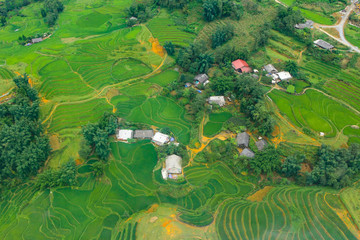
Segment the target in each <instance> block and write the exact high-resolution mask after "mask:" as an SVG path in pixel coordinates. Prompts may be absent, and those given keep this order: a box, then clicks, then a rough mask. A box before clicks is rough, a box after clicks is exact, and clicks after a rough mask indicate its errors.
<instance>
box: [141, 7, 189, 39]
mask: <svg viewBox="0 0 360 240" xmlns="http://www.w3.org/2000/svg"><path fill="white" fill-rule="evenodd" d="M147 26H148V27H149V29H150V31H151V32H152V33H153V35H154V37H155V38H157V39H159V42H160V44H163V43H164V42H166V41H168V42H172V43H173V44H175V45H179V46H187V45H189V43H190V42H192V40H193V39H194V38H195V34H192V33H188V32H185V31H183V30H182V29H181V28H182V27H181V26H176V25H175V23H174V22H173V21H172V19H171V18H170V16H169V15H168V13H166V12H165V11H162V12H161V13H160V15H159V16H157V17H155V18H153V19H151V20H150V21H149V23H148V24H147Z"/></svg>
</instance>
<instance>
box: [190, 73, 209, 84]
mask: <svg viewBox="0 0 360 240" xmlns="http://www.w3.org/2000/svg"><path fill="white" fill-rule="evenodd" d="M209 82H210V81H209V76H208V75H206V74H205V73H203V74H199V75H196V76H195V77H194V84H195V86H198V85H201V84H202V85H204V86H205V85H206V84H208V83H209Z"/></svg>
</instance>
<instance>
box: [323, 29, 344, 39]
mask: <svg viewBox="0 0 360 240" xmlns="http://www.w3.org/2000/svg"><path fill="white" fill-rule="evenodd" d="M323 30H324V31H325V32H328V33H330V34H331V35H333V36H334V37H336V38H340V35H339V32H338V30H336V29H335V28H323Z"/></svg>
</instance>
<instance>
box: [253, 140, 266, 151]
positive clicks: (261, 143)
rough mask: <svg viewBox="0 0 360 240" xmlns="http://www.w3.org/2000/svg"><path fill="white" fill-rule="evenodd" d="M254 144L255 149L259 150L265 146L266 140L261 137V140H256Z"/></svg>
mask: <svg viewBox="0 0 360 240" xmlns="http://www.w3.org/2000/svg"><path fill="white" fill-rule="evenodd" d="M255 144H256V147H257V149H258V150H259V151H261V150H263V149H264V148H265V147H266V145H267V142H266V141H265V140H264V139H261V140H259V141H257V142H256V143H255Z"/></svg>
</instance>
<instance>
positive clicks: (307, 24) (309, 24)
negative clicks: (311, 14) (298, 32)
mask: <svg viewBox="0 0 360 240" xmlns="http://www.w3.org/2000/svg"><path fill="white" fill-rule="evenodd" d="M313 25H314V22H313V21H311V20H306V22H305V23H298V24H295V26H294V27H295V28H296V29H304V28H312V27H313Z"/></svg>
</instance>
